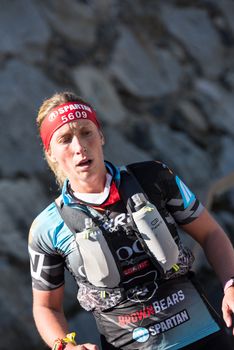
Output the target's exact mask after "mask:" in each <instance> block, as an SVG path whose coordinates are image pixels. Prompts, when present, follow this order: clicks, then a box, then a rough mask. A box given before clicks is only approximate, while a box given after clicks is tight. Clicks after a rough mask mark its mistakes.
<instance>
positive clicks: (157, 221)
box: [132, 194, 179, 272]
mask: <svg viewBox="0 0 234 350" xmlns="http://www.w3.org/2000/svg"><path fill="white" fill-rule="evenodd" d="M132 200H133V202H134V204H135V210H136V211H135V212H133V213H132V216H133V220H134V222H135V224H136V226H137V228H138V231H139V232H140V234H141V237H142V239H143V240H144V242H145V244H146V245H147V247H148V248H149V250H150V252H151V253H152V254H153V256H154V257H155V258H156V260H157V261H158V263H159V264H160V265H161V267H162V268H163V270H164V272H166V271H168V270H170V269H171V268H172V267H173V265H174V264H176V263H177V262H178V256H179V249H178V246H177V244H176V243H175V241H174V239H173V237H172V235H171V233H170V231H169V229H168V227H167V225H166V223H165V222H164V220H163V219H162V217H161V215H160V213H159V212H158V210H157V208H156V207H155V206H154V205H153V204H152V203H150V202H148V201H144V200H142V198H141V197H140V196H139V194H135V195H133V196H132Z"/></svg>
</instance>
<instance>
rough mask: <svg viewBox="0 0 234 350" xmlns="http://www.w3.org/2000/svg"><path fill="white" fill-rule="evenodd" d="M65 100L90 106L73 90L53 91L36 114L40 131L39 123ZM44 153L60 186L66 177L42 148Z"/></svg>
mask: <svg viewBox="0 0 234 350" xmlns="http://www.w3.org/2000/svg"><path fill="white" fill-rule="evenodd" d="M66 102H78V103H85V104H86V105H88V106H90V107H92V106H91V105H90V104H89V103H87V102H86V101H85V100H83V99H82V98H81V97H80V96H78V95H76V94H75V93H73V92H70V91H64V92H59V93H55V94H54V95H53V96H51V97H50V98H48V99H46V100H45V101H44V102H43V103H42V105H41V107H40V108H39V112H38V115H37V126H38V129H39V132H40V128H41V124H42V122H43V120H44V119H45V117H46V116H47V115H48V114H49V112H50V111H51V110H52V109H53V108H56V107H58V106H60V105H61V104H63V103H66ZM44 155H45V159H46V161H47V163H48V165H49V167H50V169H51V170H52V172H53V173H54V175H55V178H56V182H57V183H58V185H59V187H62V185H63V183H64V180H65V179H66V176H65V174H64V173H63V172H62V170H61V169H60V168H59V167H58V165H57V163H54V162H52V161H51V160H50V159H49V157H48V155H47V152H46V151H45V149H44Z"/></svg>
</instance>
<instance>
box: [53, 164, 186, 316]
mask: <svg viewBox="0 0 234 350" xmlns="http://www.w3.org/2000/svg"><path fill="white" fill-rule="evenodd" d="M136 176H137V174H136V172H134V164H131V165H128V166H127V167H125V168H123V170H121V179H120V184H119V187H118V190H119V193H120V197H121V199H122V200H123V202H124V203H125V206H126V208H127V211H128V213H129V214H130V218H131V222H130V225H129V226H128V225H126V227H125V228H121V230H122V231H124V232H122V234H126V235H128V234H129V235H131V234H133V235H135V239H138V240H139V242H140V243H141V245H142V247H143V249H144V250H145V253H147V255H148V257H149V259H150V261H151V262H152V264H153V265H154V267H155V271H157V278H158V280H159V281H160V279H161V280H162V279H163V278H167V277H166V276H165V273H164V271H163V270H162V267H161V265H160V264H159V262H158V261H157V259H156V258H155V255H154V252H152V251H151V250H150V249H149V248H148V246H147V244H146V243H145V240H144V235H142V234H141V233H140V232H139V231H138V229H137V227H136V225H135V223H134V220H133V219H132V213H133V212H134V210H135V209H134V205H133V204H134V203H133V201H132V197H133V195H135V194H138V195H139V196H140V197H141V198H142V200H143V201H148V202H149V201H151V202H152V203H154V205H156V206H157V203H160V202H161V200H162V198H161V193H160V189H156V188H155V187H154V186H153V185H152V184H149V183H144V182H142V181H141V184H140V183H139V181H138V180H137V178H136ZM143 188H145V191H147V194H149V197H150V198H148V196H147V195H146V192H145V191H144V189H143ZM56 205H57V209H58V211H59V213H60V215H61V217H62V219H63V220H64V222H65V224H66V225H67V226H68V228H69V229H70V230H71V232H72V233H73V234H74V236H75V240H76V243H77V249H78V250H79V252H80V255H81V256H82V259H83V263H84V266H85V270H86V275H87V280H86V281H84V280H82V281H79V280H78V281H77V282H78V284H79V287H80V292H79V293H80V298H79V293H78V299H79V301H80V303H81V305H82V306H83V307H84V308H85V309H86V310H88V306H87V303H86V301H85V300H84V296H85V295H86V296H87V295H88V294H89V293H92V300H94V299H95V298H96V300H97V301H96V305H95V306H94V305H92V307H91V309H93V308H96V307H97V308H99V309H102V310H103V309H105V308H108V307H110V306H114V305H116V303H118V302H119V300H121V299H122V298H124V296H125V294H126V290H125V287H124V285H123V283H122V281H123V271H122V268H121V265H120V263H119V260H118V258H117V256H116V253H115V251H114V249H113V246H112V242H111V239H110V237H111V236H110V233H109V232H108V230H107V229H105V228H104V226H103V220H102V215H101V214H100V213H98V212H96V211H95V210H90V208H89V207H88V206H86V205H79V208H75V207H70V206H66V205H64V204H63V203H61V204H60V205H58V204H57V203H56ZM90 219H91V220H92V222H93V223H94V225H95V227H96V229H95V230H93V231H92V232H91V233H90V230H89V228H87V229H85V227H84V223H85V222H88V221H89V220H90ZM164 221H165V220H164ZM167 229H168V226H167ZM170 233H171V235H172V236H173V238H174V240H175V242H176V243H177V244H178V245H180V240H179V236H178V233H177V230H176V228H175V229H174V230H173V231H172V230H170ZM97 237H98V238H97ZM94 257H95V259H96V260H95V259H94V260H93V258H94ZM97 260H99V264H98V263H96V261H97ZM108 269H109V272H110V273H109V276H108ZM178 270H179V265H176V266H175V267H173V269H172V271H171V272H169V275H168V276H171V275H172V274H180V271H179V272H178ZM186 272H187V270H186ZM184 273H185V271H183V273H182V274H184ZM94 294H95V297H94ZM97 295H98V297H97ZM100 295H102V296H103V295H105V297H106V298H107V299H106V298H105V299H106V300H105V301H104V300H103V298H102V297H101V298H99V296H100ZM108 298H109V301H108ZM82 300H83V302H82ZM100 305H101V306H100Z"/></svg>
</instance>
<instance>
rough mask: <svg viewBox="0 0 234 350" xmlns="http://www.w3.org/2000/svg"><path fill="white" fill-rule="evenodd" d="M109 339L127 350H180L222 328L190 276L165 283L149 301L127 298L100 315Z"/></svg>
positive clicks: (101, 324) (114, 344)
mask: <svg viewBox="0 0 234 350" xmlns="http://www.w3.org/2000/svg"><path fill="white" fill-rule="evenodd" d="M97 323H98V327H99V330H100V332H101V333H102V334H103V335H104V336H105V338H106V340H107V341H108V343H111V344H112V345H113V346H115V347H117V348H120V349H121V348H124V349H126V350H133V349H144V350H158V349H160V350H166V349H171V350H176V349H181V348H182V347H184V346H186V345H189V344H191V343H194V342H196V341H197V340H199V339H201V338H204V337H206V336H208V335H210V334H212V333H214V332H216V331H218V330H219V329H220V327H219V325H218V324H217V322H216V321H215V320H214V318H213V317H212V315H211V314H210V312H209V310H208V308H207V306H206V305H205V303H204V301H203V299H202V298H201V296H200V294H199V292H198V291H197V289H196V288H195V287H194V285H193V284H192V283H191V281H190V280H189V279H188V278H187V277H181V278H178V279H174V280H170V281H167V282H166V283H164V284H163V285H161V286H160V287H159V288H158V290H157V292H156V293H155V295H154V296H153V297H152V298H151V299H150V300H149V301H147V302H144V303H133V302H132V301H130V300H126V301H124V302H123V303H121V304H119V305H117V306H116V307H115V308H113V310H109V311H108V310H106V311H104V312H102V313H101V314H99V315H98V317H97Z"/></svg>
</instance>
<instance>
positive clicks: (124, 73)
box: [109, 26, 183, 98]
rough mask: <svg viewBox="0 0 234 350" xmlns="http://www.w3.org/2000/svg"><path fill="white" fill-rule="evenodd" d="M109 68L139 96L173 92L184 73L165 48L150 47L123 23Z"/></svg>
mask: <svg viewBox="0 0 234 350" xmlns="http://www.w3.org/2000/svg"><path fill="white" fill-rule="evenodd" d="M109 70H110V73H111V74H112V75H113V76H114V77H115V78H116V79H117V80H118V81H119V82H120V83H121V84H122V85H123V86H124V88H125V89H126V90H128V91H129V92H130V93H131V94H133V95H135V96H136V97H140V98H149V97H162V96H163V95H166V94H169V93H173V92H175V91H176V90H177V89H178V88H179V82H180V79H182V75H183V72H182V68H181V67H180V65H179V63H178V62H176V60H174V58H173V57H172V56H171V54H170V53H169V52H168V51H166V50H163V49H160V48H157V49H154V48H151V49H150V48H149V47H148V45H147V43H141V42H140V41H139V40H138V39H137V38H136V36H135V35H134V33H133V32H131V31H130V30H129V29H128V28H127V27H125V26H122V28H121V30H120V33H119V39H118V41H117V43H116V46H115V49H114V52H113V60H112V62H111V64H110V67H109Z"/></svg>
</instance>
